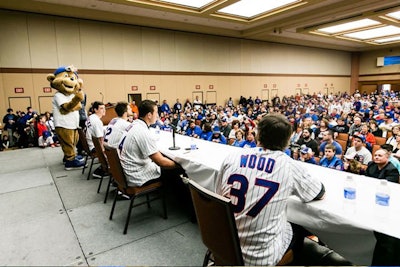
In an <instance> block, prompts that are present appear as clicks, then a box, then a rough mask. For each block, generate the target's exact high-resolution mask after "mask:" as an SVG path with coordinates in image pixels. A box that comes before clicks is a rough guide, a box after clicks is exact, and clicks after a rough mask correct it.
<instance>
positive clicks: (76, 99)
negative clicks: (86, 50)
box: [47, 66, 85, 170]
mask: <svg viewBox="0 0 400 267" xmlns="http://www.w3.org/2000/svg"><path fill="white" fill-rule="evenodd" d="M47 80H48V81H49V82H50V86H51V88H54V89H56V90H57V92H56V94H55V95H54V97H53V101H52V104H53V117H54V125H55V128H56V133H57V136H58V139H59V140H60V144H61V148H62V150H63V152H64V160H65V169H66V170H72V169H81V168H83V167H84V165H85V163H84V161H83V160H82V158H79V157H77V156H76V144H77V142H78V138H79V135H78V131H77V129H78V128H79V110H80V109H81V101H82V100H83V98H84V93H83V91H82V90H81V87H82V84H83V81H82V80H81V79H79V77H78V72H77V69H75V68H74V67H73V66H67V67H59V68H58V69H56V70H55V71H54V73H52V74H49V75H47Z"/></svg>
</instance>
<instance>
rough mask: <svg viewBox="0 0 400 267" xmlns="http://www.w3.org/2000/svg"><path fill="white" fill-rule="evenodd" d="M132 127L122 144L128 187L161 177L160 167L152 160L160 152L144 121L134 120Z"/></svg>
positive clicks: (123, 166)
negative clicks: (152, 156)
mask: <svg viewBox="0 0 400 267" xmlns="http://www.w3.org/2000/svg"><path fill="white" fill-rule="evenodd" d="M131 126H132V127H131V129H130V130H129V131H128V133H127V134H126V136H125V138H124V139H123V140H122V141H121V143H120V149H121V165H122V168H123V169H124V173H125V175H126V177H127V179H128V185H133V186H141V185H143V184H144V183H146V182H147V181H149V180H153V179H157V178H159V177H160V176H161V168H160V166H158V165H157V164H156V163H154V162H153V161H152V160H151V158H150V156H151V155H153V154H154V153H156V152H158V151H159V150H158V147H157V144H156V142H154V139H153V137H152V135H151V133H150V130H149V128H148V126H147V124H146V123H145V122H144V121H142V120H141V119H138V120H134V121H133V122H132V124H131Z"/></svg>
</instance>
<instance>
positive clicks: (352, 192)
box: [343, 175, 357, 215]
mask: <svg viewBox="0 0 400 267" xmlns="http://www.w3.org/2000/svg"><path fill="white" fill-rule="evenodd" d="M356 192H357V191H356V182H355V181H354V179H353V176H351V175H348V176H347V177H346V180H345V181H344V186H343V195H344V203H343V210H344V212H345V213H347V214H350V215H354V213H355V212H356V197H357V193H356Z"/></svg>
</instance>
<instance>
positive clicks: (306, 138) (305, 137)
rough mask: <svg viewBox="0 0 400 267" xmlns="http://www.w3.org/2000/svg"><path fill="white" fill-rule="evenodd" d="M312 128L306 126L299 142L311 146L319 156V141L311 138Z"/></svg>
mask: <svg viewBox="0 0 400 267" xmlns="http://www.w3.org/2000/svg"><path fill="white" fill-rule="evenodd" d="M311 134H312V130H311V129H310V128H305V129H304V130H303V134H302V136H301V138H300V139H299V140H298V141H297V144H299V145H300V146H301V145H306V147H309V148H311V150H312V152H313V153H314V155H317V156H318V143H317V141H315V140H314V139H312V138H311Z"/></svg>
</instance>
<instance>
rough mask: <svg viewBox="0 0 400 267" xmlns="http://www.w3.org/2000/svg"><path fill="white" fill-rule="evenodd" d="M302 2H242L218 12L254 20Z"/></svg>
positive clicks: (256, 0)
mask: <svg viewBox="0 0 400 267" xmlns="http://www.w3.org/2000/svg"><path fill="white" fill-rule="evenodd" d="M299 2H302V1H301V0H262V1H260V0H241V1H238V2H236V3H234V4H232V5H229V6H227V7H224V8H222V9H220V10H218V12H219V13H225V14H229V15H234V16H239V17H245V18H252V17H255V16H257V15H260V14H263V13H266V12H269V11H272V10H276V9H279V8H283V7H286V6H288V5H290V4H294V3H299Z"/></svg>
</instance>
